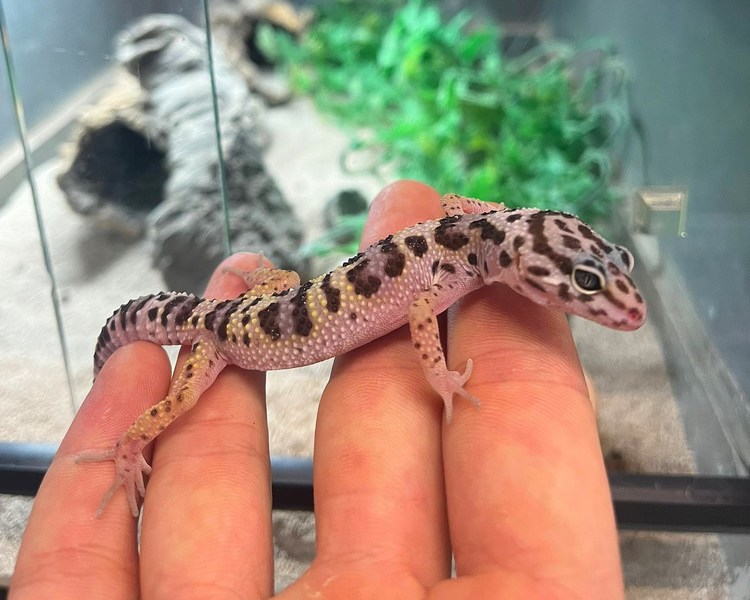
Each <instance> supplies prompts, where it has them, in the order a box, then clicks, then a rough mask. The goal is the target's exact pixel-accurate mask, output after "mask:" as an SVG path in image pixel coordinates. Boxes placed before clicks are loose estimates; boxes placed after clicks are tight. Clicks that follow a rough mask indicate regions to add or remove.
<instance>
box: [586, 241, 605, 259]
mask: <svg viewBox="0 0 750 600" xmlns="http://www.w3.org/2000/svg"><path fill="white" fill-rule="evenodd" d="M589 251H590V252H591V254H593V255H594V256H596V257H597V258H604V253H603V252H602V251H601V250H599V248H597V247H596V245H595V244H592V245H591V247H590V248H589Z"/></svg>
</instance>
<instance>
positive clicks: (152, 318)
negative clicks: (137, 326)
mask: <svg viewBox="0 0 750 600" xmlns="http://www.w3.org/2000/svg"><path fill="white" fill-rule="evenodd" d="M158 313H159V309H158V308H156V307H154V308H149V309H148V312H147V313H146V315H147V316H148V320H149V321H155V320H156V315H157V314H158Z"/></svg>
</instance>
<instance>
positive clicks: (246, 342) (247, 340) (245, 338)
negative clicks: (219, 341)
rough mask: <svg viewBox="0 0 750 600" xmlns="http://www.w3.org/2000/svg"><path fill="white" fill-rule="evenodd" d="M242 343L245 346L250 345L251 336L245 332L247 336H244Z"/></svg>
mask: <svg viewBox="0 0 750 600" xmlns="http://www.w3.org/2000/svg"><path fill="white" fill-rule="evenodd" d="M242 343H243V344H245V346H249V345H250V336H249V335H248V334H247V332H245V335H243V336H242Z"/></svg>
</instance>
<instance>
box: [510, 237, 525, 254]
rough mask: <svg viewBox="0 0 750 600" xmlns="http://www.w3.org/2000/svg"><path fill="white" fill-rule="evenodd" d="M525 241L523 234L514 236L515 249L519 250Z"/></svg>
mask: <svg viewBox="0 0 750 600" xmlns="http://www.w3.org/2000/svg"><path fill="white" fill-rule="evenodd" d="M525 241H526V240H525V239H524V237H523V236H522V235H517V236H516V237H515V238H513V250H515V251H516V252H518V249H519V248H520V247H521V246H523V244H524V242H525Z"/></svg>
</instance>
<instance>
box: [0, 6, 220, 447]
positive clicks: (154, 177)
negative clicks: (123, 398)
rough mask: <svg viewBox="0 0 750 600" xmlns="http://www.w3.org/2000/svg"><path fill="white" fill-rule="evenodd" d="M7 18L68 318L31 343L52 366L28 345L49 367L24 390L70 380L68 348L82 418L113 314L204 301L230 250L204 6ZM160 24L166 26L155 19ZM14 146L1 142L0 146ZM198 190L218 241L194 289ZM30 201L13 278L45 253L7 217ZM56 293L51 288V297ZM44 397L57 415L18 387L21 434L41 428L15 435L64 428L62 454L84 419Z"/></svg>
mask: <svg viewBox="0 0 750 600" xmlns="http://www.w3.org/2000/svg"><path fill="white" fill-rule="evenodd" d="M4 8H5V13H6V18H7V33H8V38H9V42H10V46H11V49H12V55H13V63H14V65H15V74H16V94H17V97H18V102H19V103H22V104H23V108H24V113H25V117H26V124H27V131H28V137H27V142H28V145H29V147H30V148H31V149H32V154H33V156H32V164H33V181H34V183H35V185H36V189H37V192H38V194H37V196H38V197H37V200H38V203H39V207H40V217H41V219H42V220H43V222H44V224H45V226H46V232H47V241H48V244H49V254H50V256H51V266H52V274H53V275H54V278H55V280H56V281H57V283H58V287H59V300H60V304H59V310H60V314H61V317H62V327H61V331H60V332H59V333H58V331H57V328H56V327H55V324H54V323H52V324H48V323H44V324H42V323H41V322H37V324H36V325H37V326H36V327H35V328H29V327H27V330H28V333H26V334H25V338H26V339H28V338H29V337H30V336H32V335H33V337H34V339H37V340H39V342H37V346H38V344H39V343H42V341H43V343H44V346H45V348H48V349H49V350H48V351H46V352H44V353H41V352H39V351H38V347H37V348H35V347H34V346H33V345H31V344H30V343H29V344H28V345H27V346H26V352H27V353H28V354H29V355H31V356H33V357H35V360H36V361H43V363H44V364H40V365H37V366H36V368H35V369H34V370H26V371H25V372H24V371H20V373H23V376H24V377H26V378H27V379H26V381H27V382H28V383H27V384H26V386H25V387H31V388H32V389H39V384H38V379H39V377H38V374H37V372H45V373H46V372H55V371H57V370H60V368H61V364H62V363H61V360H60V355H59V351H57V348H56V346H55V344H56V345H57V346H59V344H58V343H57V337H58V335H59V334H61V335H64V339H65V345H64V348H65V349H66V350H67V351H68V354H69V357H70V374H71V385H72V388H73V399H74V401H75V405H78V404H80V402H81V401H82V399H83V397H84V396H85V394H86V393H87V391H88V389H89V387H90V384H91V369H92V360H91V356H92V352H93V345H92V344H93V343H95V340H96V338H97V336H98V333H99V330H100V329H101V326H102V324H103V323H104V321H105V319H106V318H107V317H108V316H109V315H110V314H111V312H112V310H114V308H116V307H118V306H119V305H121V304H122V303H124V302H125V301H127V300H128V299H130V298H136V297H138V296H141V295H143V294H146V293H153V292H155V291H159V290H164V289H167V288H181V289H185V290H186V291H194V290H195V291H197V290H198V289H199V288H200V287H201V286H202V285H203V283H204V282H205V279H206V277H207V272H210V269H211V268H212V267H213V266H214V265H215V264H216V263H217V262H218V261H219V260H220V259H221V258H222V257H223V256H224V255H225V253H226V250H227V248H226V236H225V234H224V227H223V223H224V216H223V212H222V211H221V205H220V202H221V189H220V185H219V182H220V180H221V178H220V177H219V176H218V158H217V146H216V129H215V119H214V111H213V107H214V102H213V94H212V91H211V80H210V72H209V68H208V64H209V63H208V55H207V52H206V35H205V24H204V6H203V3H202V1H201V0H185V1H179V0H160V1H157V0H153V1H152V0H140V1H135V2H128V3H106V4H102V3H100V2H96V1H84V2H80V1H78V0H76V1H72V0H67V1H63V2H58V1H54V2H52V1H48V0H31V1H29V2H23V3H20V2H6V3H5V5H4ZM151 13H154V14H156V13H159V16H152V17H146V15H149V14H151ZM160 61H161V62H160ZM169 61H173V62H176V63H179V64H177V65H171V66H172V67H174V68H176V69H177V71H178V72H179V69H180V68H183V72H182V75H183V77H182V79H179V78H171V77H170V76H166V77H165V76H164V74H163V72H162V71H160V70H159V68H160V67H163V65H164V63H168V62H169ZM180 61H182V62H181V63H180ZM160 77H161V80H160V79H159V78H160ZM188 89H189V90H190V92H191V94H192V96H190V95H189V94H187V91H186V90H188ZM6 96H7V91H6ZM3 100H4V101H6V100H5V98H4V99H3ZM11 116H12V113H11V112H10V111H8V110H4V111H3V112H2V113H0V122H1V123H3V125H4V126H3V127H0V131H2V135H5V136H6V137H7V136H8V134H9V133H10V132H12V131H13V128H12V127H11V125H12V123H13V121H12V119H11ZM6 124H7V126H5V125H6ZM10 141H11V140H10V139H0V144H8V143H9V142H10ZM169 144H173V147H172V148H170V147H169ZM196 149H200V151H197V150H196ZM180 152H182V154H180ZM191 160H192V161H193V162H192V163H191V162H190V161H191ZM198 161H200V164H198ZM13 167H14V168H15V171H13V170H12V169H11V173H13V172H18V165H13ZM187 171H191V172H194V173H195V177H194V178H193V179H192V180H191V179H190V178H188V177H185V176H184V174H185V173H186V172H187ZM181 173H182V176H181V175H180V174H181ZM1 175H2V177H0V179H1V180H2V181H3V182H4V183H7V185H9V186H10V189H9V195H10V192H12V187H13V186H12V184H13V183H14V182H15V183H16V184H18V183H20V181H18V180H17V179H16V180H12V179H9V178H8V177H7V173H3V174H1ZM170 175H171V177H170ZM191 186H192V187H191ZM195 190H200V191H201V192H202V194H203V196H202V197H201V196H200V194H198V193H196V194H194V195H195V196H196V200H194V201H193V203H194V204H195V203H196V202H198V201H200V200H201V199H204V200H205V202H204V204H203V212H204V214H202V215H201V219H202V221H203V222H204V223H206V224H210V225H211V226H213V225H216V227H215V228H213V231H212V234H211V235H209V236H207V237H208V238H210V239H208V240H206V243H205V246H204V247H201V248H200V249H199V251H202V252H203V254H202V259H203V263H205V264H199V268H198V269H196V271H195V272H194V273H193V274H194V277H193V278H192V279H190V278H186V277H185V272H186V265H185V264H184V262H186V261H190V260H195V262H199V261H198V260H197V259H192V258H191V257H188V256H187V255H186V254H185V247H186V246H187V245H189V244H190V243H191V241H190V240H191V237H192V236H197V235H198V233H199V232H196V231H195V217H193V221H192V224H191V223H187V222H186V220H187V221H189V220H190V219H183V220H180V219H181V218H182V217H183V213H184V212H190V211H189V210H186V209H185V206H182V204H183V203H187V202H188V200H187V199H186V197H187V196H188V195H190V194H192V192H194V191H195ZM29 191H30V190H29V188H28V186H22V187H20V188H19V189H18V191H17V192H15V196H16V197H17V198H16V200H15V202H10V203H9V204H8V208H7V210H6V214H5V215H4V217H5V218H4V219H2V220H0V223H2V226H4V227H8V228H9V231H12V234H10V235H9V236H7V238H4V239H7V240H8V241H7V243H8V244H9V245H10V246H11V247H10V248H9V249H8V252H7V258H6V259H4V263H5V264H4V268H7V269H9V272H17V271H22V270H23V269H24V265H26V264H27V263H28V261H29V256H34V254H35V253H37V254H38V252H39V247H40V245H39V241H38V233H37V231H36V226H35V225H34V224H33V222H29V223H25V222H23V223H21V222H18V221H14V220H12V219H11V216H12V215H9V214H8V212H9V210H10V209H15V210H16V211H21V210H24V211H27V212H28V211H29V210H31V207H32V206H33V204H32V201H31V196H30V194H29ZM157 209H158V211H160V212H158V213H157ZM157 215H159V217H158V218H157ZM175 222H178V223H179V226H180V227H175ZM191 225H192V227H193V229H190V227H191ZM27 246H28V247H29V249H26V248H27ZM32 247H33V248H34V251H31V248H32ZM181 260H182V261H184V262H183V263H180V261H181ZM201 267H202V269H201ZM49 285H50V284H49V281H45V282H44V284H43V288H42V289H45V288H48V287H49ZM33 287H34V286H29V285H28V284H27V285H26V286H25V288H26V289H19V293H18V294H16V295H15V296H14V298H15V300H16V302H17V303H24V304H26V306H27V308H26V309H24V310H22V309H21V308H20V307H19V309H18V310H17V311H15V312H18V313H22V314H26V313H28V314H34V313H35V312H38V311H37V310H34V308H33V307H29V301H28V300H27V299H26V297H25V296H24V294H28V293H29V289H33ZM36 287H39V284H36ZM37 296H38V297H39V298H40V301H41V300H43V299H45V298H46V297H47V296H46V295H42V294H34V295H33V297H34V298H36V297H37ZM6 320H8V319H6ZM15 321H16V322H15V323H14V326H17V327H22V326H23V325H22V322H21V319H20V318H19V319H16V320H15ZM32 332H33V333H32ZM16 339H21V338H19V337H18V336H16ZM53 341H54V342H53ZM19 347H21V346H19ZM47 361H48V362H49V365H48V367H47ZM19 376H21V375H19ZM43 379H44V380H46V379H47V377H45V378H43ZM32 382H33V384H32ZM44 385H49V389H46V388H45V389H46V392H40V394H41V395H42V396H43V397H44V398H45V402H34V403H30V402H28V398H27V394H26V393H25V390H24V387H21V386H16V387H15V391H14V392H12V394H11V396H13V397H14V398H15V401H17V402H23V403H24V406H25V407H26V409H25V410H24V411H18V412H17V413H16V414H17V415H19V416H17V417H16V418H15V419H14V421H15V422H18V421H23V422H24V423H27V424H29V425H27V426H26V427H25V429H18V427H16V429H18V430H19V431H25V433H24V434H23V436H22V437H24V438H26V439H39V438H40V435H39V434H36V433H35V432H34V429H35V428H36V427H37V425H35V424H37V423H38V424H40V426H44V424H45V423H48V422H49V421H50V419H55V420H56V423H57V426H56V427H55V428H50V427H49V426H46V427H45V429H44V431H45V432H46V433H45V434H44V436H43V438H42V439H45V440H47V441H56V440H59V438H60V436H61V435H62V434H63V433H64V430H65V425H66V424H67V422H68V421H69V419H70V418H71V417H72V414H73V405H72V403H71V398H70V397H69V396H70V394H68V393H67V392H65V390H66V389H67V384H63V385H60V382H53V381H49V382H46V381H45V383H44ZM50 402H53V403H54V406H50V405H49V403H50ZM50 415H54V417H50ZM29 429H30V430H29Z"/></svg>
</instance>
